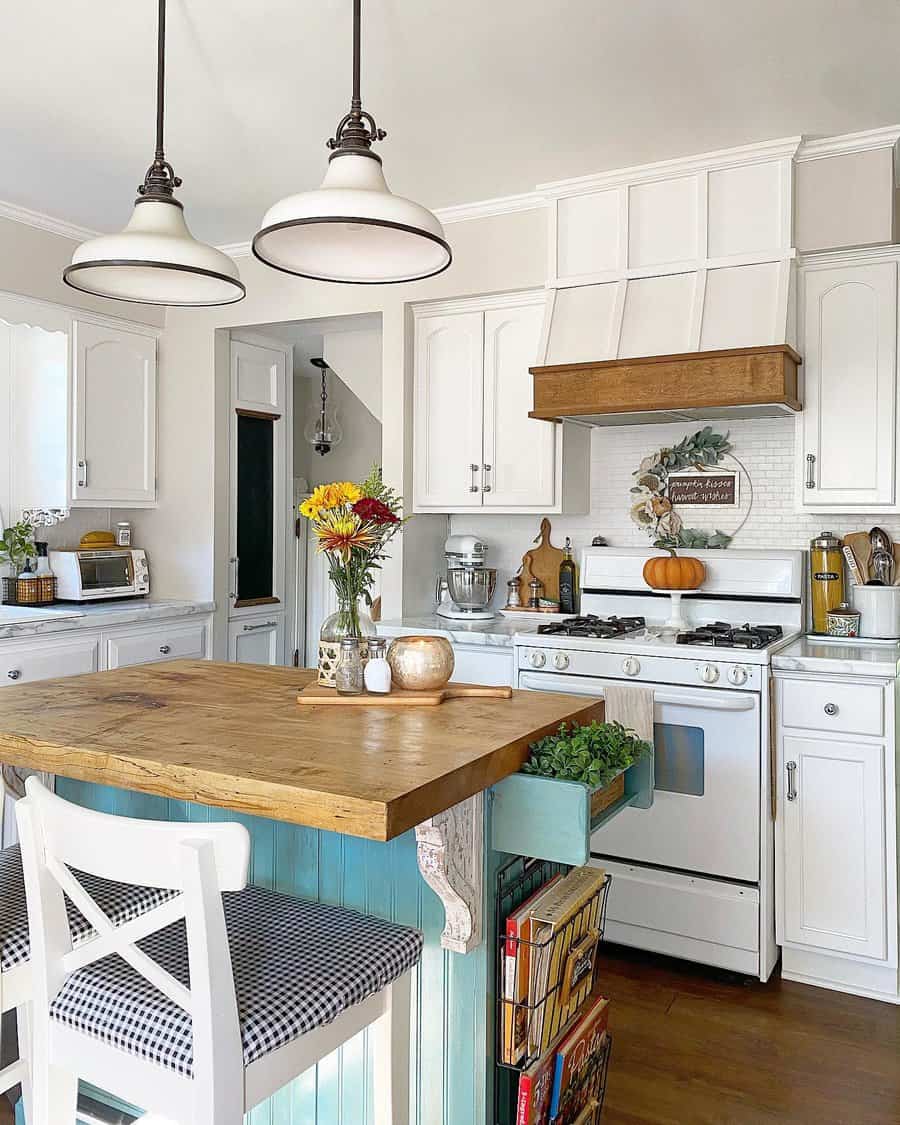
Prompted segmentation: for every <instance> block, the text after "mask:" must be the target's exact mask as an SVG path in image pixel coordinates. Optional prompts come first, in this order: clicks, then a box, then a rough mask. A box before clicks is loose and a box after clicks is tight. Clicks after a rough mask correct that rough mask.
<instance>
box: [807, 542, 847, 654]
mask: <svg viewBox="0 0 900 1125" xmlns="http://www.w3.org/2000/svg"><path fill="white" fill-rule="evenodd" d="M841 546H842V543H841V540H840V539H838V537H837V536H836V535H835V534H834V532H833V531H821V532H819V534H818V535H817V536H816V537H815V539H813V540H812V542H811V543H810V545H809V563H810V586H811V592H812V628H813V632H814V633H825V632H827V631H828V614H829V612H831V611H832V610H834V609H836V608H837V606H839V605H840V604H841V602H842V601H843V600H844V558H843V555H842V554H841Z"/></svg>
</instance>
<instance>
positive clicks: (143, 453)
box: [71, 320, 157, 507]
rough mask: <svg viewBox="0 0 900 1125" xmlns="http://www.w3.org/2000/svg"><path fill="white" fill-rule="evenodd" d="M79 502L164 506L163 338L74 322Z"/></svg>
mask: <svg viewBox="0 0 900 1125" xmlns="http://www.w3.org/2000/svg"><path fill="white" fill-rule="evenodd" d="M72 370H73V394H72V408H73V418H72V423H73V449H72V470H71V471H72V499H73V500H74V501H76V502H79V501H82V502H88V503H90V504H104V505H105V504H110V505H118V506H120V507H129V506H141V505H148V504H153V503H154V502H155V501H156V382H157V371H156V338H155V336H151V335H146V334H143V333H138V332H130V331H126V330H123V329H120V328H110V327H104V326H101V325H99V324H94V323H92V322H89V321H81V320H77V321H75V322H74V323H73V325H72Z"/></svg>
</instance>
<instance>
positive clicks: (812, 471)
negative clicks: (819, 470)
mask: <svg viewBox="0 0 900 1125" xmlns="http://www.w3.org/2000/svg"><path fill="white" fill-rule="evenodd" d="M806 487H807V488H815V487H816V455H815V453H807V455H806Z"/></svg>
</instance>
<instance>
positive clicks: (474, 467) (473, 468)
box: [469, 464, 478, 492]
mask: <svg viewBox="0 0 900 1125" xmlns="http://www.w3.org/2000/svg"><path fill="white" fill-rule="evenodd" d="M469 472H470V473H471V474H472V481H471V483H470V484H469V492H477V491H478V485H477V484H476V483H475V474H476V473H477V472H478V466H477V465H474V464H472V465H469Z"/></svg>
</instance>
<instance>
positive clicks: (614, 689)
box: [603, 684, 653, 746]
mask: <svg viewBox="0 0 900 1125" xmlns="http://www.w3.org/2000/svg"><path fill="white" fill-rule="evenodd" d="M603 698H604V700H605V701H606V721H607V722H608V723H621V724H622V726H623V727H626V728H627V729H628V730H633V731H634V733H635V734H636V735H637V736H638V738H640V739H643V740H644V742H649V743H650V745H651V746H653V688H652V687H644V686H643V685H642V684H604V685H603Z"/></svg>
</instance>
